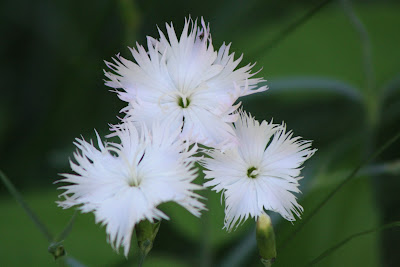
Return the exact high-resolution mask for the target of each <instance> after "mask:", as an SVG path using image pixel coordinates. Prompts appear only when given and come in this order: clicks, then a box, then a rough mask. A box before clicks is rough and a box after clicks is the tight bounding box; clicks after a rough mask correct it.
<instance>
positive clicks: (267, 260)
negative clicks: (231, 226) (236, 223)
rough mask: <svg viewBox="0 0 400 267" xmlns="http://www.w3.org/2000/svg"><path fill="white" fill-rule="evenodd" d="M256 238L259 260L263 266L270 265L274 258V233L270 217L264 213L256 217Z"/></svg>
mask: <svg viewBox="0 0 400 267" xmlns="http://www.w3.org/2000/svg"><path fill="white" fill-rule="evenodd" d="M256 238H257V246H258V251H259V253H260V256H261V262H262V263H263V264H264V266H271V264H272V263H273V262H274V261H275V258H276V247H275V233H274V228H273V227H272V223H271V219H270V218H269V216H268V215H267V214H265V213H263V214H261V215H260V216H259V217H258V220H257V227H256Z"/></svg>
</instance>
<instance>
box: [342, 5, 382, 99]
mask: <svg viewBox="0 0 400 267" xmlns="http://www.w3.org/2000/svg"><path fill="white" fill-rule="evenodd" d="M341 3H342V6H343V10H344V12H345V14H346V15H347V17H348V18H349V20H350V22H351V24H353V26H354V29H355V30H356V32H357V34H358V35H359V37H360V40H361V45H362V52H363V61H364V75H365V79H366V88H367V90H368V92H371V90H372V89H373V88H374V87H375V78H374V77H375V75H374V68H373V64H372V47H371V40H370V39H369V36H368V32H367V29H366V28H365V26H364V24H363V23H362V22H361V20H360V19H359V18H358V17H357V15H356V14H355V13H354V10H353V7H352V6H351V4H350V1H348V0H341Z"/></svg>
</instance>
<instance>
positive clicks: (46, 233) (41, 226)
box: [0, 170, 53, 242]
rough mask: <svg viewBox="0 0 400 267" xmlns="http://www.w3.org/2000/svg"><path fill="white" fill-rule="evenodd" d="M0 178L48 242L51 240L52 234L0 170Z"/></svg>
mask: <svg viewBox="0 0 400 267" xmlns="http://www.w3.org/2000/svg"><path fill="white" fill-rule="evenodd" d="M0 178H1V180H2V182H3V183H4V185H5V186H6V188H7V190H8V191H9V192H10V194H11V195H12V196H13V197H14V198H15V200H16V201H17V202H18V204H19V205H21V207H22V208H23V209H24V211H25V212H26V214H27V215H28V216H29V218H30V219H31V220H32V221H33V223H34V224H35V225H36V227H37V228H38V229H39V230H40V232H42V234H43V235H44V236H45V237H46V239H47V240H48V241H49V242H52V241H53V235H52V234H51V233H50V231H49V230H48V229H47V227H46V226H45V225H44V224H43V223H42V222H41V221H40V219H39V218H38V216H36V214H35V213H34V212H33V210H32V209H31V208H30V207H29V206H28V204H27V203H26V202H25V200H24V199H23V198H22V196H21V194H20V193H19V192H18V190H17V189H16V188H15V186H14V185H13V184H12V183H11V181H10V180H9V179H8V178H7V176H6V175H5V174H4V173H3V172H2V171H1V170H0Z"/></svg>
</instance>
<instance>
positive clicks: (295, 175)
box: [202, 112, 316, 230]
mask: <svg viewBox="0 0 400 267" xmlns="http://www.w3.org/2000/svg"><path fill="white" fill-rule="evenodd" d="M234 125H235V128H234V131H235V132H236V135H237V137H238V139H239V144H238V146H237V147H234V148H231V149H229V150H226V151H224V152H221V151H219V150H211V151H210V153H209V155H210V156H211V158H204V159H203V160H202V164H203V165H204V167H205V168H206V169H208V171H205V174H206V175H205V178H206V179H212V180H209V181H207V182H206V183H205V184H204V185H205V186H214V188H213V190H215V191H217V192H220V191H222V192H223V195H224V196H225V226H224V228H226V229H228V230H231V229H232V228H233V227H234V226H235V225H236V227H237V225H239V224H240V223H241V222H242V221H245V220H246V219H247V218H248V217H249V216H250V217H254V218H255V219H257V218H258V216H260V215H261V214H262V213H264V212H265V211H264V210H272V211H275V212H278V213H280V214H281V215H282V217H284V218H285V219H287V220H289V221H294V220H295V217H294V215H293V213H294V214H296V215H297V216H300V213H301V212H302V211H303V208H302V207H301V206H300V205H299V204H298V203H297V201H296V197H295V196H294V195H293V193H292V192H295V193H299V192H300V191H299V189H298V186H299V180H300V179H301V178H302V177H299V175H300V170H301V165H302V164H303V163H304V161H306V160H307V159H308V158H310V157H311V156H312V155H313V154H314V152H315V151H316V150H315V149H311V148H310V147H311V142H310V141H304V140H300V137H292V133H291V132H286V126H285V124H282V125H278V124H273V123H267V122H266V121H263V122H262V123H261V124H260V123H259V122H258V121H256V120H254V118H252V117H251V116H250V115H247V114H245V113H243V112H241V113H240V117H239V119H238V121H237V122H236V123H235V124H234Z"/></svg>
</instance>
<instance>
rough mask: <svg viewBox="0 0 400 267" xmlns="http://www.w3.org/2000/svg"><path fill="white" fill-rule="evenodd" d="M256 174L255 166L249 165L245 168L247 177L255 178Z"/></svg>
mask: <svg viewBox="0 0 400 267" xmlns="http://www.w3.org/2000/svg"><path fill="white" fill-rule="evenodd" d="M257 176H258V170H257V168H256V167H254V166H253V167H250V168H248V169H247V177H249V178H252V179H255V178H257Z"/></svg>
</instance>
